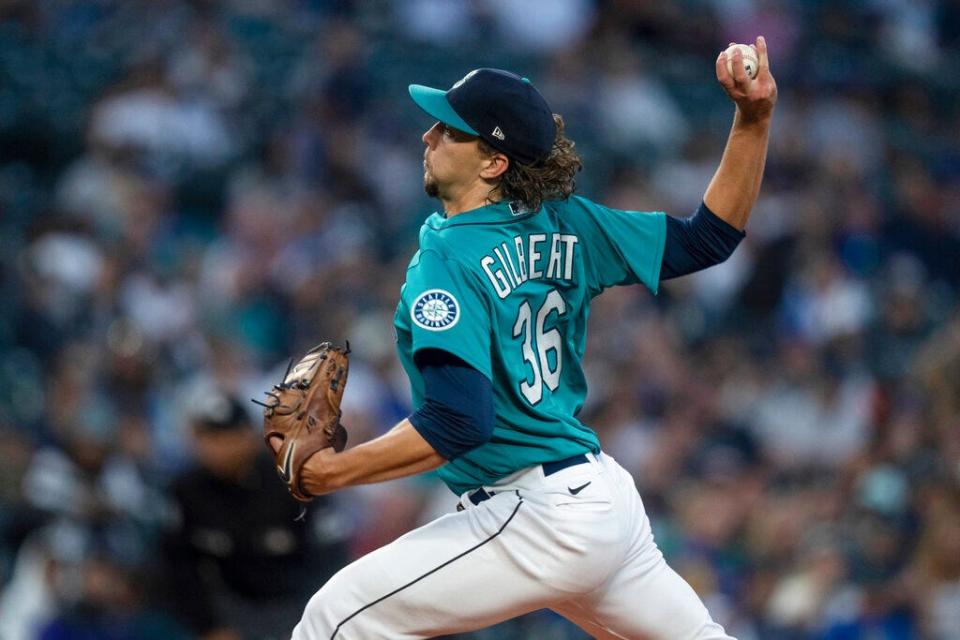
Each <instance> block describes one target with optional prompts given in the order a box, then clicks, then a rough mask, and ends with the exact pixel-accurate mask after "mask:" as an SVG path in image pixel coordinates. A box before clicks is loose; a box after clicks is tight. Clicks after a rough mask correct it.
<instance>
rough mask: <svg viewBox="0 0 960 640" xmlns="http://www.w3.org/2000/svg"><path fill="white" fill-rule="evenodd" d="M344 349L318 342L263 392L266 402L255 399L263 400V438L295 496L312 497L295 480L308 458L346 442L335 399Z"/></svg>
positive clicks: (343, 374) (342, 380) (342, 382)
mask: <svg viewBox="0 0 960 640" xmlns="http://www.w3.org/2000/svg"><path fill="white" fill-rule="evenodd" d="M349 353H350V344H349V343H347V345H346V347H335V346H333V345H332V344H331V343H329V342H324V343H322V344H319V345H317V346H316V347H314V348H313V349H310V351H308V352H307V353H306V355H304V356H303V358H301V359H300V362H298V363H297V364H296V365H293V366H292V367H290V368H288V369H287V373H286V375H285V376H284V379H283V382H281V383H280V384H276V385H274V386H273V389H271V390H270V391H267V392H266V394H267V401H266V402H258V403H257V404H260V405H262V406H263V439H264V442H266V443H267V448H268V449H270V453H271V454H273V455H274V457H275V459H276V461H277V472H278V473H279V474H280V479H281V480H283V482H284V483H285V484H286V485H287V489H288V490H289V491H290V494H291V495H292V496H293V497H294V498H296V499H297V500H299V501H300V502H310V501H311V500H313V496H312V495H310V494H309V493H307V492H306V491H305V490H304V489H303V487H302V486H301V484H300V473H301V471H302V470H303V465H304V463H306V461H307V459H308V458H309V457H310V456H312V455H313V454H314V453H316V452H317V451H320V450H321V449H326V448H327V447H333V448H334V450H335V451H338V452H339V451H343V448H344V447H345V446H346V444H347V431H346V429H344V428H343V425H342V424H340V415H341V414H340V401H341V399H343V390H344V387H345V386H346V384H347V372H348V370H349V368H350V361H349V358H348V357H347V354H349ZM291 364H293V363H292V361H291ZM255 402H256V401H255Z"/></svg>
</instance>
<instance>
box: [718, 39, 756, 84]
mask: <svg viewBox="0 0 960 640" xmlns="http://www.w3.org/2000/svg"><path fill="white" fill-rule="evenodd" d="M737 50H739V51H740V56H741V59H742V60H743V70H744V71H746V72H747V77H748V78H750V79H751V80H752V79H754V78H756V77H757V71H759V70H760V58H759V57H758V56H757V51H756V49H754V48H753V47H752V46H750V45H747V44H735V43H731V44H730V46H729V47H727V49H726V54H727V73H729V74H730V75H731V76H732V75H733V52H734V51H737Z"/></svg>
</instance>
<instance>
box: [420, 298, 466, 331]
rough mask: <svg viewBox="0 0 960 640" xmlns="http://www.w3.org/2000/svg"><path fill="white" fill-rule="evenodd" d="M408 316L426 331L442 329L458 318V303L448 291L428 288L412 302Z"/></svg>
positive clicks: (454, 322) (455, 321) (450, 325)
mask: <svg viewBox="0 0 960 640" xmlns="http://www.w3.org/2000/svg"><path fill="white" fill-rule="evenodd" d="M410 317H411V318H413V321H414V322H415V323H417V326H419V327H422V328H424V329H426V330H428V331H443V330H444V329H449V328H450V327H452V326H453V325H455V324H457V321H458V320H460V305H459V304H457V299H456V298H454V297H453V294H451V293H450V292H449V291H444V290H443V289H430V290H429V291H424V292H423V293H422V294H420V297H419V298H417V300H416V302H414V303H413V307H412V308H411V309H410Z"/></svg>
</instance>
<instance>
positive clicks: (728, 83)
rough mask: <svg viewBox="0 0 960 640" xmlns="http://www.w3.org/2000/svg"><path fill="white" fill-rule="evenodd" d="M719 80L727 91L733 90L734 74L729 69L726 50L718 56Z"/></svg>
mask: <svg viewBox="0 0 960 640" xmlns="http://www.w3.org/2000/svg"><path fill="white" fill-rule="evenodd" d="M717 80H719V81H720V84H722V85H723V88H724V89H726V90H727V91H733V88H734V81H733V76H731V75H730V72H729V71H727V54H726V52H724V51H721V52H720V55H719V56H717Z"/></svg>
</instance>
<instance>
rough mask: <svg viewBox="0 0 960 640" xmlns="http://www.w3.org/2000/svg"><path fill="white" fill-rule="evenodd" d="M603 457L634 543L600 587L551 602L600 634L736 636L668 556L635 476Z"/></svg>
mask: <svg viewBox="0 0 960 640" xmlns="http://www.w3.org/2000/svg"><path fill="white" fill-rule="evenodd" d="M601 460H602V461H603V463H604V465H605V466H606V467H607V469H608V472H609V474H610V475H611V476H613V477H616V478H618V480H617V495H616V504H615V506H616V508H617V511H618V513H619V514H620V515H621V516H622V517H625V518H628V519H629V523H628V524H629V525H630V527H631V529H632V533H631V537H632V539H633V544H632V545H631V548H630V550H629V552H628V554H627V556H626V557H625V559H624V561H623V564H622V565H621V566H620V567H619V568H618V569H617V570H615V571H614V572H612V574H611V575H610V577H609V578H608V579H607V580H606V581H605V583H604V584H603V585H602V586H601V587H600V588H598V589H597V590H595V591H594V592H593V593H591V594H588V595H586V596H582V597H578V598H575V599H571V600H570V601H568V602H566V603H564V604H562V605H559V606H554V607H552V608H553V609H554V610H555V611H557V612H558V613H560V614H561V615H563V616H564V617H566V618H567V619H569V620H571V621H572V622H573V623H574V624H577V625H578V626H580V627H581V628H582V629H584V630H585V631H587V632H588V633H590V634H592V635H594V636H595V637H597V638H599V639H607V638H627V639H629V640H733V639H732V638H731V636H729V635H727V633H726V632H725V631H724V629H723V627H722V626H720V625H719V624H717V623H716V622H714V621H713V620H712V619H711V618H710V614H709V612H708V611H707V608H706V607H705V606H704V605H703V603H702V602H701V600H700V598H699V597H698V596H697V594H696V593H695V592H694V591H693V589H692V588H691V587H690V585H688V584H687V583H686V581H684V580H683V578H681V577H680V576H679V575H677V573H676V572H675V571H673V569H671V568H670V567H669V566H668V565H667V563H666V561H665V560H664V559H663V554H662V553H661V552H660V549H659V548H658V547H657V545H656V543H655V542H654V539H653V533H652V531H651V529H650V520H649V518H648V517H647V514H646V511H645V510H644V508H643V503H642V501H641V500H640V496H639V494H638V493H637V489H636V485H635V484H634V482H633V478H632V477H631V476H630V474H629V473H628V472H627V471H626V470H624V469H623V468H622V467H620V465H619V464H617V463H616V461H615V460H613V458H611V457H609V456H606V455H601Z"/></svg>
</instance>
